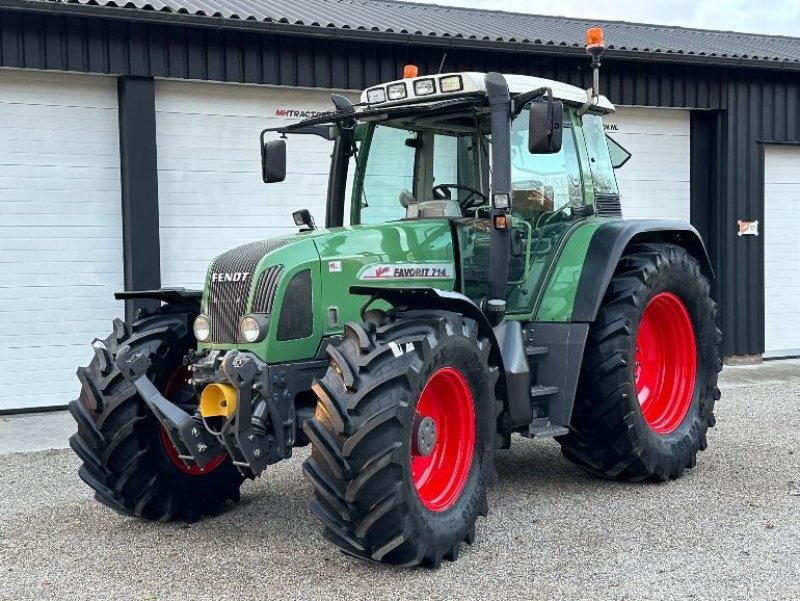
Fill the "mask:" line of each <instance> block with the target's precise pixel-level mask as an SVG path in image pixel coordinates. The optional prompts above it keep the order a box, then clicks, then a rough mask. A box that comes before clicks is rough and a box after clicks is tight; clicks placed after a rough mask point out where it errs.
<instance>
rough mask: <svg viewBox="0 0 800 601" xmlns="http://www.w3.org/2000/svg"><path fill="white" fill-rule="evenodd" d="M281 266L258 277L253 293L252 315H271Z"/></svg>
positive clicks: (281, 269) (269, 269) (270, 269)
mask: <svg viewBox="0 0 800 601" xmlns="http://www.w3.org/2000/svg"><path fill="white" fill-rule="evenodd" d="M282 271H283V265H275V266H274V267H270V268H268V269H265V270H264V271H262V272H261V275H260V276H258V284H256V291H255V292H254V293H253V304H252V305H251V307H250V311H251V312H252V313H272V301H274V300H275V291H276V290H277V288H278V282H280V280H281V272H282Z"/></svg>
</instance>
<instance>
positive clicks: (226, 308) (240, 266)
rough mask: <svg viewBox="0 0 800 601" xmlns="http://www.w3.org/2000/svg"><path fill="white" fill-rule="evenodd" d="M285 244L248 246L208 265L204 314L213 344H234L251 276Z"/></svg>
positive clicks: (264, 243) (255, 244) (257, 243)
mask: <svg viewBox="0 0 800 601" xmlns="http://www.w3.org/2000/svg"><path fill="white" fill-rule="evenodd" d="M286 244H287V241H286V240H266V241H263V242H252V243H250V244H245V245H243V246H239V247H237V248H234V249H233V250H230V251H228V252H226V253H224V254H221V255H220V256H218V257H217V258H216V259H214V262H213V263H211V272H210V273H211V275H210V276H209V277H210V279H211V283H210V286H209V295H208V314H209V317H211V340H212V341H213V342H222V343H235V342H237V341H238V339H239V334H238V332H239V320H240V319H241V318H242V316H243V315H244V314H245V312H246V310H247V293H248V291H249V290H250V283H251V282H252V279H253V272H254V271H255V270H256V267H258V263H259V262H260V261H261V259H262V258H263V257H264V255H266V254H267V253H269V252H272V251H274V250H277V249H279V248H280V247H282V246H284V245H286ZM214 274H229V275H231V276H233V277H232V280H234V281H224V280H223V281H214V277H213V276H214ZM236 274H240V275H239V276H237V275H236ZM244 274H247V275H244ZM237 278H238V281H236V279H237ZM259 283H260V282H259ZM273 295H274V287H273ZM269 302H270V303H271V301H269Z"/></svg>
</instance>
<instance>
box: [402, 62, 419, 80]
mask: <svg viewBox="0 0 800 601" xmlns="http://www.w3.org/2000/svg"><path fill="white" fill-rule="evenodd" d="M417 75H419V67H417V66H416V65H406V66H405V67H403V78H404V79H408V78H411V77H416V76H417Z"/></svg>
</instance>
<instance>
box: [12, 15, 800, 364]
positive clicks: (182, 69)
mask: <svg viewBox="0 0 800 601" xmlns="http://www.w3.org/2000/svg"><path fill="white" fill-rule="evenodd" d="M452 43H453V44H457V43H458V40H456V39H453V40H452ZM446 50H447V59H446V62H445V66H444V68H445V70H447V71H461V70H475V71H491V70H497V71H502V72H515V73H522V74H529V75H538V76H541V77H547V78H551V79H557V80H560V81H564V82H567V83H572V84H575V85H579V86H582V87H586V86H587V85H588V84H589V81H590V72H589V68H588V60H586V59H585V58H583V57H577V58H576V57H571V56H561V55H559V54H558V53H559V49H558V48H554V49H553V50H554V54H553V55H542V54H539V53H527V52H522V51H514V52H504V51H500V50H477V49H458V48H449V49H446ZM444 51H445V48H444V47H443V46H442V45H441V40H438V41H432V45H431V46H430V47H427V46H422V45H413V46H405V45H399V44H388V43H377V42H374V43H373V42H364V41H352V40H347V39H343V38H341V37H337V38H336V39H330V38H325V37H292V36H288V35H273V34H266V33H259V32H252V31H247V30H239V31H233V30H219V29H214V28H213V27H208V28H200V27H189V26H182V25H161V24H152V23H131V22H126V21H122V20H105V19H101V18H78V17H71V16H70V17H67V16H56V15H44V14H33V13H22V12H13V11H2V10H0V66H5V67H18V68H27V69H55V70H62V71H78V72H87V73H106V74H112V75H140V76H149V77H166V78H175V79H199V80H212V81H226V82H242V83H255V84H274V85H286V86H307V87H319V88H340V89H363V88H365V87H368V86H370V85H372V84H374V83H377V82H380V81H386V80H390V79H394V78H396V77H397V76H398V74H399V73H400V71H401V68H402V65H403V64H405V63H408V62H413V63H415V64H417V65H419V67H420V69H421V71H422V72H423V73H425V72H427V73H431V72H436V71H437V70H438V68H439V64H440V62H441V60H442V56H443V52H444ZM698 60H700V59H698ZM601 85H602V88H603V92H604V93H605V94H606V95H607V96H609V97H610V98H611V99H613V101H614V102H615V103H617V104H620V105H639V106H655V107H658V106H660V107H680V108H690V109H713V110H712V111H709V112H707V111H697V112H695V113H694V115H693V119H692V130H693V133H698V132H703V133H702V136H704V143H703V144H699V143H695V142H693V144H692V152H693V157H692V167H693V176H692V178H693V184H692V218H693V220H694V221H695V222H696V225H697V226H698V228H699V229H700V230H701V232H702V233H703V235H704V237H705V238H706V240H707V243H708V245H709V252H710V255H711V257H712V261H713V262H714V268H715V271H716V272H717V276H718V279H717V282H716V283H715V294H716V296H717V298H718V300H719V303H720V323H721V326H722V328H723V331H724V334H725V341H724V354H725V355H726V356H729V355H743V354H757V353H760V352H762V351H763V349H764V326H763V310H764V306H763V305H764V276H763V260H764V250H763V237H761V236H759V237H751V236H744V237H739V236H737V235H736V231H737V230H736V221H737V219H745V220H753V219H758V220H759V221H760V222H762V223H763V213H764V211H763V178H764V175H763V170H764V167H763V144H762V142H796V143H800V129H799V127H800V126H799V125H798V115H800V81H798V77H797V74H796V73H795V72H782V71H758V70H743V69H734V68H730V67H720V66H718V67H709V66H706V65H703V64H702V63H700V62H698V64H696V65H693V64H679V63H673V62H668V63H658V62H654V61H635V62H634V61H626V60H621V59H614V60H610V59H609V60H608V61H607V62H606V63H605V64H604V66H603V71H602V78H601ZM698 135H699V134H698ZM704 172H705V173H704ZM709 173H710V174H712V175H710V176H709V175H708V174H709ZM767 225H768V224H767Z"/></svg>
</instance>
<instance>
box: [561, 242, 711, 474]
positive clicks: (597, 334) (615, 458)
mask: <svg viewBox="0 0 800 601" xmlns="http://www.w3.org/2000/svg"><path fill="white" fill-rule="evenodd" d="M715 317H716V305H715V304H714V302H713V301H712V300H711V297H710V287H709V283H708V280H707V279H706V278H705V276H704V275H703V274H702V272H701V270H700V265H699V264H698V262H697V260H695V259H694V258H693V257H691V256H690V255H689V254H688V253H687V252H686V250H684V249H683V248H680V247H678V246H674V245H671V244H641V245H636V246H633V247H631V248H629V249H628V251H627V253H626V254H625V256H623V258H622V259H621V260H620V262H619V265H618V266H617V268H616V271H615V273H614V277H613V278H612V280H611V283H610V284H609V286H608V291H607V292H606V295H605V298H604V299H603V304H602V306H601V308H600V311H599V313H598V316H597V319H596V321H595V322H594V323H593V324H592V325H591V327H590V329H589V337H588V340H587V343H586V348H585V351H584V360H583V367H582V371H581V379H580V382H579V386H578V393H577V395H576V399H575V408H574V412H573V416H572V422H571V424H570V433H569V434H568V435H567V436H564V437H561V438H560V440H559V442H560V443H561V447H562V452H563V454H564V456H565V457H566V458H567V459H569V460H570V461H572V462H573V463H575V464H577V465H578V466H580V467H582V468H583V469H585V470H587V471H589V472H591V473H593V474H596V475H598V476H601V477H605V478H611V479H616V480H653V481H664V480H667V479H672V478H678V477H680V476H681V475H682V474H683V473H684V470H685V469H686V468H691V467H694V465H695V463H696V458H697V452H698V451H702V450H705V448H706V446H707V441H706V432H707V430H708V428H709V427H711V426H713V425H714V423H715V418H714V413H713V411H714V403H715V401H716V400H717V399H719V397H720V392H719V389H718V388H717V373H718V372H719V371H720V369H721V368H722V362H721V360H720V356H719V345H720V343H721V333H720V332H719V330H718V329H717V327H716V324H715Z"/></svg>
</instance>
